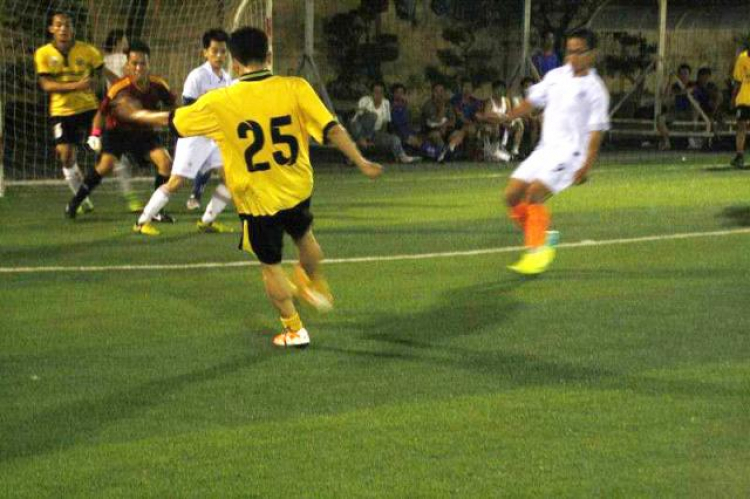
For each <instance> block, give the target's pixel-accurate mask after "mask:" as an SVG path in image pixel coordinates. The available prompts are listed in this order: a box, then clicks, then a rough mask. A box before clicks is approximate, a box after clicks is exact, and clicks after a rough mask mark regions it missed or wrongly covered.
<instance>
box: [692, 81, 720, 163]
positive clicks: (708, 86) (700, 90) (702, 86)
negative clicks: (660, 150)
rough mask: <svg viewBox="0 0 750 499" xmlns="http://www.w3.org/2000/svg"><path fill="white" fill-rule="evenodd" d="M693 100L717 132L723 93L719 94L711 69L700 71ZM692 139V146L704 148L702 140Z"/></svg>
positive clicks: (698, 138) (712, 128)
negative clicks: (712, 78)
mask: <svg viewBox="0 0 750 499" xmlns="http://www.w3.org/2000/svg"><path fill="white" fill-rule="evenodd" d="M693 98H694V99H695V101H696V102H697V103H698V105H699V106H700V107H701V110H702V111H703V112H704V113H705V114H706V116H707V117H708V119H709V121H710V122H711V130H715V128H716V125H715V123H716V121H717V120H718V119H719V118H720V116H719V107H720V106H721V92H719V87H717V86H716V84H715V83H714V82H712V81H711V68H707V67H703V68H700V69H699V70H698V76H697V79H696V81H695V86H694V87H693ZM691 139H692V140H691V142H690V145H691V146H693V147H695V148H701V147H702V146H703V139H702V138H700V137H691Z"/></svg>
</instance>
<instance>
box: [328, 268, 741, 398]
mask: <svg viewBox="0 0 750 499" xmlns="http://www.w3.org/2000/svg"><path fill="white" fill-rule="evenodd" d="M545 277H547V276H545ZM532 282H533V279H527V278H510V279H509V280H506V281H504V282H500V283H497V284H494V285H480V286H471V287H468V288H463V289H459V290H452V291H451V292H449V293H447V294H444V295H443V296H442V297H441V299H440V300H439V301H438V302H437V303H436V304H435V305H434V306H433V307H431V308H429V309H427V310H423V311H420V312H417V313H413V314H410V313H399V314H392V315H386V316H383V315H380V314H377V315H374V316H373V317H372V320H371V321H365V322H363V323H360V324H359V325H358V326H357V329H359V330H361V331H363V333H362V337H363V339H365V340H367V341H364V342H362V343H361V345H362V346H361V347H358V348H346V347H340V346H337V345H335V344H328V343H326V344H317V345H316V347H315V348H316V349H319V350H326V351H330V352H334V353H339V354H342V355H347V356H350V357H353V358H361V359H362V360H363V361H365V362H371V361H372V360H378V361H385V362H387V361H403V362H414V363H422V364H429V365H435V366H437V367H440V368H446V369H456V368H458V369H462V370H466V371H469V372H471V373H476V374H478V375H483V376H486V375H489V376H493V377H494V378H495V379H496V380H497V384H496V385H495V388H497V389H502V388H503V387H506V388H508V389H511V388H515V387H519V386H549V385H579V386H585V387H587V388H591V389H599V390H609V389H623V390H632V391H637V392H639V393H645V394H668V395H681V396H690V397H695V396H700V397H739V398H743V399H744V398H747V397H749V396H750V389H748V388H733V387H728V386H726V385H722V384H717V383H710V382H700V381H695V382H692V381H683V380H669V379H656V378H649V377H644V376H640V375H638V374H631V373H627V372H621V371H618V370H617V369H616V368H614V367H609V366H605V365H597V364H596V363H578V362H571V361H566V360H562V359H560V358H555V357H550V356H549V354H546V353H545V354H536V353H534V352H523V353H522V352H517V351H508V350H506V349H504V348H502V347H501V346H499V345H502V344H503V342H502V334H503V328H502V325H503V324H504V323H506V321H507V320H508V318H509V317H512V316H513V314H515V313H517V312H518V311H519V310H520V309H521V308H523V307H526V306H538V305H526V304H524V303H522V302H520V301H519V300H517V299H516V298H515V297H514V294H515V293H514V292H515V291H516V290H517V289H518V288H519V287H521V286H524V285H527V284H529V285H530V284H531V283H532ZM539 327H540V328H545V329H552V330H554V328H555V325H554V323H549V322H540V323H539ZM475 335H476V336H477V338H476V339H474V338H469V337H471V336H475ZM462 339H466V340H467V341H466V346H464V345H463V344H462V342H461V341H460V340H462ZM456 340H459V341H456ZM378 345H379V346H378Z"/></svg>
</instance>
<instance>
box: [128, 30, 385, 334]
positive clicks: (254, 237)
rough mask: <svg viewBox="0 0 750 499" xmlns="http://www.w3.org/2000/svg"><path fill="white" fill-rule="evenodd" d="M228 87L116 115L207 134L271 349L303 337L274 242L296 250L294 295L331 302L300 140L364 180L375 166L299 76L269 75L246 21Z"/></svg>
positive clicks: (232, 45) (236, 36)
mask: <svg viewBox="0 0 750 499" xmlns="http://www.w3.org/2000/svg"><path fill="white" fill-rule="evenodd" d="M229 50H230V52H231V54H232V64H233V69H234V71H235V73H236V74H239V75H241V76H240V80H239V82H237V83H236V84H234V85H232V86H229V87H226V88H220V89H216V90H212V91H211V92H208V93H207V94H205V95H203V96H202V97H200V98H199V99H198V100H197V101H196V102H195V103H193V104H191V105H189V106H185V107H181V108H179V109H177V110H175V111H172V112H171V113H163V112H162V113H159V112H152V111H147V110H143V109H138V108H137V104H135V103H133V102H132V101H129V100H124V101H121V102H120V103H119V104H118V106H117V110H116V112H117V113H118V115H119V116H120V118H122V119H129V120H131V121H135V122H137V123H142V124H150V125H153V126H165V125H167V124H168V125H169V126H170V127H171V128H172V129H173V131H175V132H176V133H177V134H178V135H179V136H183V137H186V136H199V135H203V136H206V137H210V138H212V139H214V140H215V141H216V143H217V144H218V146H219V149H220V150H221V155H222V157H223V159H224V173H225V177H226V184H227V187H228V188H229V191H230V192H231V195H232V200H233V201H234V205H235V206H236V208H237V212H238V213H239V215H240V219H241V220H242V227H243V235H242V238H241V242H240V247H241V249H244V250H246V251H248V252H252V253H254V254H255V256H256V257H257V258H258V260H260V263H261V273H262V276H263V282H264V284H265V288H266V293H267V294H268V297H269V298H270V300H271V303H272V304H273V305H274V307H275V308H276V309H277V310H278V312H279V315H280V318H281V323H282V325H283V331H282V333H281V334H279V335H277V336H275V337H274V339H273V344H274V345H276V346H280V347H305V346H307V345H308V344H309V343H310V337H309V334H308V332H307V330H306V329H305V328H304V327H303V325H302V321H301V320H300V317H299V314H298V313H297V310H296V308H295V306H294V302H293V300H292V298H293V289H292V285H291V284H290V283H289V281H288V279H287V276H286V274H285V273H284V271H283V269H282V268H281V265H280V264H281V255H282V252H281V250H282V240H283V236H284V233H285V232H286V233H288V234H289V235H290V236H291V237H292V239H293V240H294V243H295V245H296V246H297V249H298V251H299V260H300V265H299V266H298V267H297V268H296V269H295V283H294V284H295V287H296V292H297V295H298V296H299V297H301V298H302V299H304V300H305V301H307V302H308V303H311V304H313V305H314V306H316V308H318V309H319V310H325V309H329V308H330V307H331V306H332V297H331V294H330V291H329V290H328V286H327V284H326V281H325V279H324V278H323V274H322V272H321V268H320V262H321V260H322V258H323V253H322V251H321V249H320V246H319V245H318V242H317V241H316V239H315V236H314V235H313V232H312V221H313V216H312V213H311V212H310V200H311V196H312V190H313V174H312V167H311V165H310V156H309V142H310V137H313V138H314V139H315V140H317V141H318V142H324V141H326V142H331V143H332V144H333V145H334V146H336V147H337V148H338V149H339V150H341V152H343V153H344V155H346V156H347V157H348V158H349V159H350V160H351V161H352V162H353V163H354V164H355V165H357V167H358V168H359V169H360V171H361V172H362V173H363V174H364V175H366V176H367V177H369V178H376V177H378V176H379V175H380V174H381V172H382V168H381V166H380V165H378V164H376V163H372V162H370V161H368V160H367V159H365V158H364V157H363V156H362V154H361V153H360V152H359V150H358V149H357V146H356V145H355V144H354V142H353V141H352V140H351V138H350V137H349V135H348V134H347V132H346V130H345V129H344V128H343V127H342V126H341V125H340V124H339V123H338V122H337V121H336V118H335V117H334V116H333V115H332V114H331V113H330V112H329V111H328V109H326V107H325V106H324V105H323V103H322V102H321V101H320V99H319V98H318V96H317V95H316V94H315V91H314V90H313V89H312V87H311V86H310V85H309V84H308V83H307V82H306V81H305V80H303V79H301V78H295V77H281V76H274V75H273V74H271V72H270V71H269V70H268V69H267V66H268V58H269V53H268V38H267V37H266V35H265V33H263V31H260V30H258V29H255V28H248V27H246V28H240V29H238V30H237V31H235V32H234V33H232V35H231V37H230V40H229Z"/></svg>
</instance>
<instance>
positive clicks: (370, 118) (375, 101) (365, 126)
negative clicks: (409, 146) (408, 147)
mask: <svg viewBox="0 0 750 499" xmlns="http://www.w3.org/2000/svg"><path fill="white" fill-rule="evenodd" d="M390 123H391V104H390V102H389V101H388V99H386V98H385V85H383V84H382V83H374V84H373V85H372V95H371V96H370V95H366V96H364V97H362V98H361V99H359V103H357V111H356V113H355V114H354V117H353V118H352V121H351V124H350V131H351V134H352V138H353V139H354V140H355V141H356V142H357V144H358V145H359V146H360V147H362V148H368V147H375V148H376V149H380V150H385V151H388V152H390V153H391V154H393V157H394V158H395V159H396V161H399V162H401V163H414V162H415V161H419V160H420V159H421V158H418V157H414V156H409V155H408V154H406V152H405V151H404V146H403V144H402V143H401V139H400V138H399V137H398V135H395V134H392V133H389V131H388V127H389V124H390Z"/></svg>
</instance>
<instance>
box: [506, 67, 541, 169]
mask: <svg viewBox="0 0 750 499" xmlns="http://www.w3.org/2000/svg"><path fill="white" fill-rule="evenodd" d="M533 84H534V79H533V78H531V77H529V76H526V77H524V78H523V79H522V80H521V86H520V88H519V91H518V94H517V95H515V96H514V97H513V99H512V100H511V103H512V104H513V107H514V108H515V107H517V106H518V105H520V104H521V102H522V101H523V99H524V97H525V96H526V93H527V92H528V90H529V88H531V86H532V85H533ZM521 122H522V131H521V140H520V141H518V142H517V144H518V146H517V147H518V150H519V154H518V156H519V157H524V156H528V155H529V154H530V153H531V151H533V150H534V148H535V147H536V143H537V142H539V136H540V135H541V132H542V113H541V112H540V111H538V110H535V111H533V112H532V113H531V114H529V115H527V116H525V117H523V118H521Z"/></svg>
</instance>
